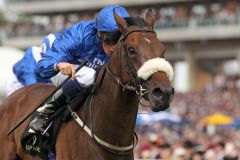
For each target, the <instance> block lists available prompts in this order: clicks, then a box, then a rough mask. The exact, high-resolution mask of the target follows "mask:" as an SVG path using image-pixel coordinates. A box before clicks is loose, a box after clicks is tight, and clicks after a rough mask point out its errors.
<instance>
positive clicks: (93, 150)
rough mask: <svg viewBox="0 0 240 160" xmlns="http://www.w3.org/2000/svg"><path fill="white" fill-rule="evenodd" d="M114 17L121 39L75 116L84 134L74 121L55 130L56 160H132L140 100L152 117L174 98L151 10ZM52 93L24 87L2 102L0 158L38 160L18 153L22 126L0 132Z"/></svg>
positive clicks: (42, 87) (169, 69)
mask: <svg viewBox="0 0 240 160" xmlns="http://www.w3.org/2000/svg"><path fill="white" fill-rule="evenodd" d="M114 17H115V20H116V22H117V25H118V26H119V29H120V31H121V32H122V37H121V38H120V40H119V42H118V45H117V47H116V48H115V51H114V53H113V55H112V58H111V60H110V61H109V63H108V64H106V65H105V66H104V67H103V68H102V69H101V71H100V73H99V74H98V78H97V80H96V81H97V82H96V83H97V84H98V87H97V88H98V89H96V91H95V93H94V94H93V95H91V97H90V98H89V100H88V103H86V105H85V106H82V107H80V109H79V110H78V111H77V115H78V116H79V117H80V118H81V119H84V120H85V121H84V122H85V124H86V126H85V127H84V128H85V129H83V128H82V127H80V126H79V125H78V124H77V123H76V122H75V121H74V119H71V120H70V121H69V122H67V123H63V124H62V125H61V127H60V130H59V133H58V136H57V140H56V159H57V160H130V159H133V148H134V145H135V142H136V136H134V128H135V121H136V116H137V112H138V106H139V99H140V97H143V98H145V99H147V100H148V101H149V102H150V107H151V109H152V110H153V111H155V112H157V111H161V110H165V109H166V108H168V107H169V104H170V102H171V100H172V97H173V95H174V89H173V87H172V86H171V80H172V78H173V69H172V67H171V65H170V64H169V63H168V62H167V61H166V60H165V59H164V53H165V46H164V45H163V44H162V43H161V42H160V40H159V39H158V38H157V36H156V33H155V32H154V31H153V26H154V20H155V18H154V16H153V15H152V12H151V10H149V11H148V12H147V14H146V17H145V19H141V18H131V17H130V18H127V19H122V18H121V17H120V16H118V15H117V14H115V13H114ZM53 89H54V87H52V86H50V85H47V84H36V85H32V86H28V87H24V88H22V89H20V90H18V91H17V92H15V93H14V94H12V95H11V96H9V97H8V98H7V99H6V100H5V101H4V102H3V104H2V105H1V107H0V122H1V123H0V156H1V158H0V159H2V160H16V159H23V160H30V159H31V160H35V159H39V158H38V157H31V156H29V155H26V154H24V153H23V150H22V146H21V144H20V137H21V134H22V133H23V130H24V128H25V127H26V126H27V125H28V123H27V122H25V123H24V124H23V125H21V126H20V127H19V128H18V129H17V130H16V131H15V132H13V133H12V134H11V135H10V136H6V133H7V131H8V130H9V129H10V128H11V127H13V126H14V125H15V124H16V123H17V122H18V121H19V120H21V119H22V118H23V117H24V116H25V115H26V114H27V113H29V112H30V111H32V110H33V109H34V107H36V106H37V104H38V103H40V102H41V101H42V100H43V99H44V97H47V95H48V94H50V93H51V92H52V91H53ZM86 115H87V116H86ZM84 117H85V118H84ZM86 117H87V118H86Z"/></svg>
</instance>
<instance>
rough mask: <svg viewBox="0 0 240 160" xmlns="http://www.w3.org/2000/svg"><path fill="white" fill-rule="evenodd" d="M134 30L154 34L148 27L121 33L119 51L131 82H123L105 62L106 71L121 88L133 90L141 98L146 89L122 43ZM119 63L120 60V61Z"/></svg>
mask: <svg viewBox="0 0 240 160" xmlns="http://www.w3.org/2000/svg"><path fill="white" fill-rule="evenodd" d="M134 32H151V33H154V34H155V35H156V32H155V31H153V30H150V29H135V30H131V31H128V32H127V33H125V34H123V35H122V36H121V37H120V39H119V42H120V53H121V56H123V59H124V66H125V67H126V70H127V73H128V75H129V77H130V79H131V82H129V83H127V84H123V83H122V81H121V79H120V78H119V77H117V76H115V75H114V74H113V73H112V72H111V71H110V69H109V64H107V66H106V68H107V71H108V72H109V73H110V75H111V77H112V78H113V79H114V80H115V81H116V82H117V83H118V84H120V85H121V86H122V87H123V90H125V89H127V90H129V91H134V92H135V93H136V94H137V95H138V96H139V97H140V98H142V97H143V96H144V95H145V94H147V93H148V90H147V89H146V88H145V87H144V86H143V84H142V82H143V80H142V79H141V78H139V77H138V76H137V71H136V70H134V67H133V64H132V62H131V61H130V60H129V57H128V51H127V48H126V46H125V44H124V41H125V40H126V38H127V37H128V36H129V35H130V34H131V33H134ZM120 63H121V62H120Z"/></svg>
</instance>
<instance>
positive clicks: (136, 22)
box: [124, 17, 145, 28]
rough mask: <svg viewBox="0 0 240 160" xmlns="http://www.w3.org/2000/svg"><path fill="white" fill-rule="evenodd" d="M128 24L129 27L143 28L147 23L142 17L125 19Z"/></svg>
mask: <svg viewBox="0 0 240 160" xmlns="http://www.w3.org/2000/svg"><path fill="white" fill-rule="evenodd" d="M124 19H125V21H126V22H127V24H128V26H138V27H140V28H143V27H144V26H145V21H144V19H143V18H140V17H126V18H124Z"/></svg>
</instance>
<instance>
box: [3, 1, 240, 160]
mask: <svg viewBox="0 0 240 160" xmlns="http://www.w3.org/2000/svg"><path fill="white" fill-rule="evenodd" d="M109 4H119V5H122V6H124V7H126V8H127V10H128V11H129V13H130V15H131V16H142V17H143V16H145V13H146V10H147V9H148V8H152V9H153V10H154V14H155V15H156V22H155V30H156V32H157V35H158V38H159V39H160V40H161V41H162V42H163V43H164V44H165V45H166V47H167V51H166V59H167V60H169V61H170V62H171V63H172V65H173V66H174V71H175V77H174V80H173V85H174V87H175V90H176V95H175V97H174V100H173V102H172V104H171V107H170V109H168V110H167V111H164V112H159V113H152V112H150V111H148V109H147V108H144V107H140V109H139V115H138V118H137V126H136V131H137V133H138V136H139V142H138V145H137V147H136V149H135V153H134V154H135V159H146V160H147V159H166V160H168V159H169V160H172V159H173V160H175V159H176V160H190V159H191V160H228V159H229V160H230V159H232V160H237V159H240V133H239V128H240V0H98V1H94V0H65V1H64V0H42V1H40V0H5V1H3V0H0V75H1V78H0V95H1V101H2V100H4V98H5V97H4V94H3V92H4V85H5V83H6V80H7V77H8V73H10V71H11V69H12V65H13V64H15V63H16V61H17V60H18V59H20V58H21V57H22V56H23V53H24V51H25V50H26V48H28V47H30V46H33V45H36V46H40V44H41V42H42V39H43V38H44V36H46V35H47V34H49V33H54V32H62V31H63V30H64V29H66V28H67V27H69V26H71V25H72V24H74V23H77V22H79V21H81V20H92V19H94V18H95V15H96V13H97V12H98V11H99V10H100V9H101V8H102V7H104V6H106V5H109Z"/></svg>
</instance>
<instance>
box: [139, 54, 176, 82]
mask: <svg viewBox="0 0 240 160" xmlns="http://www.w3.org/2000/svg"><path fill="white" fill-rule="evenodd" d="M158 71H162V72H165V73H166V75H167V77H168V79H169V81H172V79H173V74H174V72H173V68H172V66H171V65H170V63H169V62H168V61H166V60H165V59H164V58H153V59H150V60H148V61H146V62H145V63H144V64H143V65H142V66H141V67H140V68H139V70H138V71H137V75H138V77H139V78H142V79H143V80H147V79H148V78H149V77H150V76H151V75H152V74H153V73H155V72H158Z"/></svg>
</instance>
